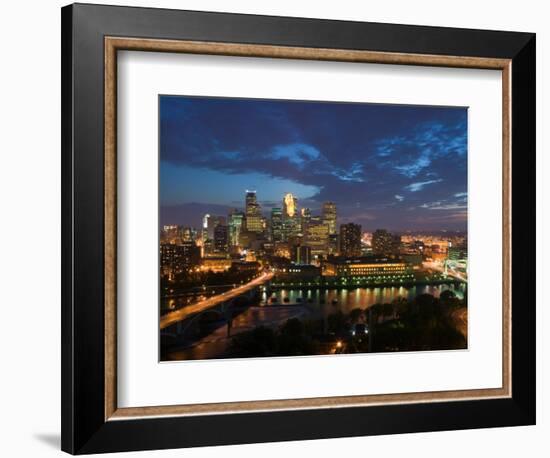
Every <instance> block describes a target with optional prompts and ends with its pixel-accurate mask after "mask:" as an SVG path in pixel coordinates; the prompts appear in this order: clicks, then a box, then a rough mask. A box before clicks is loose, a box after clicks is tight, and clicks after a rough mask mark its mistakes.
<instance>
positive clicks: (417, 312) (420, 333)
mask: <svg viewBox="0 0 550 458" xmlns="http://www.w3.org/2000/svg"><path fill="white" fill-rule="evenodd" d="M224 340H226V343H225V345H223V346H221V347H220V349H221V350H220V351H216V352H213V353H212V352H210V353H209V352H204V354H203V353H201V356H200V357H198V355H196V354H193V353H189V354H188V353H186V352H185V351H183V352H177V351H176V352H173V351H171V349H169V348H165V349H164V354H163V355H162V356H163V357H162V359H163V360H182V359H209V358H250V357H275V356H306V355H327V354H352V353H369V352H399V351H429V350H459V349H466V348H467V298H466V296H464V299H459V298H458V297H457V296H456V295H455V294H454V293H453V292H452V291H444V292H443V293H442V294H441V295H440V297H434V296H432V295H431V294H421V295H419V296H417V297H416V298H414V299H413V300H407V299H405V298H398V299H395V300H394V301H392V302H391V303H385V304H374V305H372V306H370V307H367V308H364V309H363V308H354V309H352V310H351V311H350V312H349V313H344V312H342V311H337V312H334V313H330V314H327V315H326V316H324V317H311V316H308V315H307V314H306V315H301V316H299V317H291V318H289V319H287V320H286V321H284V322H283V323H282V324H277V325H259V326H257V327H255V328H254V329H250V330H245V331H242V332H239V333H236V334H235V335H233V336H232V337H228V338H227V339H224ZM206 345H208V344H206ZM186 355H187V356H186ZM191 355H194V356H191Z"/></svg>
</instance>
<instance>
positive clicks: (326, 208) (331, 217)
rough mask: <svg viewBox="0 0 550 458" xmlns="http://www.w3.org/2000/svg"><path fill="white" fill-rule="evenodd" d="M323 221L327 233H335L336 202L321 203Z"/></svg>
mask: <svg viewBox="0 0 550 458" xmlns="http://www.w3.org/2000/svg"><path fill="white" fill-rule="evenodd" d="M322 217H323V223H324V224H326V225H327V226H328V233H329V234H331V235H332V234H336V204H335V203H334V202H325V203H324V204H323V215H322Z"/></svg>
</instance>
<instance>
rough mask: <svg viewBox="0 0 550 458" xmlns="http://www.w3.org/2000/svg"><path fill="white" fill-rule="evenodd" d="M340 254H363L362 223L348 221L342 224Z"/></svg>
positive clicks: (351, 255)
mask: <svg viewBox="0 0 550 458" xmlns="http://www.w3.org/2000/svg"><path fill="white" fill-rule="evenodd" d="M340 254H341V255H342V256H346V257H353V256H361V225H360V224H354V223H348V224H342V225H341V226H340Z"/></svg>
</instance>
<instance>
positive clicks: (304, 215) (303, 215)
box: [300, 207, 311, 233]
mask: <svg viewBox="0 0 550 458" xmlns="http://www.w3.org/2000/svg"><path fill="white" fill-rule="evenodd" d="M300 219H301V228H302V233H305V232H306V227H307V225H308V224H309V221H310V220H311V210H310V209H309V208H305V207H304V208H302V210H300Z"/></svg>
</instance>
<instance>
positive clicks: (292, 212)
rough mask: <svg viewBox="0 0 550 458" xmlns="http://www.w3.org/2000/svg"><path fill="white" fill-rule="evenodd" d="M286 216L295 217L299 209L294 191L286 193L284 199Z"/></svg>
mask: <svg viewBox="0 0 550 458" xmlns="http://www.w3.org/2000/svg"><path fill="white" fill-rule="evenodd" d="M283 210H284V216H285V217H287V218H294V216H296V213H297V211H298V199H297V198H296V197H294V196H293V195H292V193H290V192H289V193H287V194H285V197H284V199H283Z"/></svg>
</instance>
